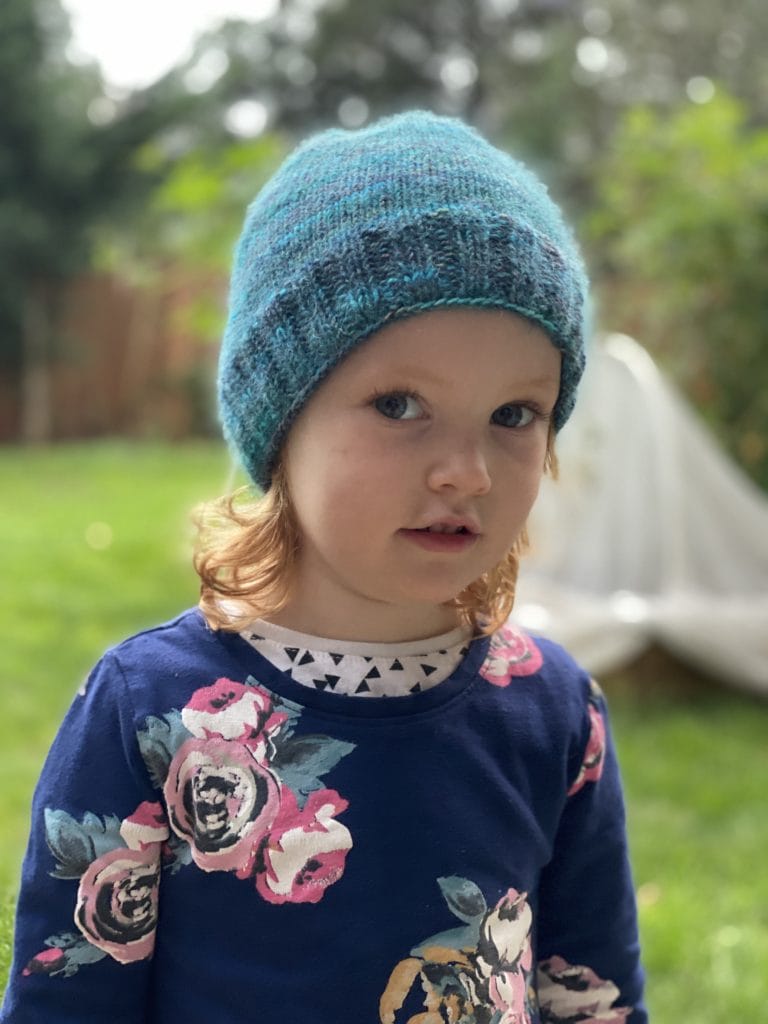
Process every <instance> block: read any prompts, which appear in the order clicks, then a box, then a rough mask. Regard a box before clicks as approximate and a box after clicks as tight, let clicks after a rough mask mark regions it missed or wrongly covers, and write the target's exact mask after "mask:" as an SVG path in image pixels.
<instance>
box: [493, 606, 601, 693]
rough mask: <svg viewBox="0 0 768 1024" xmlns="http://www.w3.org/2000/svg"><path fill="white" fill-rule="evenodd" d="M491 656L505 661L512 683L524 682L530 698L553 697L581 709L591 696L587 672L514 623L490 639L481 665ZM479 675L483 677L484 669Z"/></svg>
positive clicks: (565, 653)
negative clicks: (486, 653) (534, 696)
mask: <svg viewBox="0 0 768 1024" xmlns="http://www.w3.org/2000/svg"><path fill="white" fill-rule="evenodd" d="M494 654H495V655H496V657H497V658H499V659H500V660H502V661H504V660H506V659H508V663H509V672H510V675H511V682H512V683H515V682H517V683H518V684H520V683H522V682H524V681H525V680H527V681H528V683H529V687H528V689H529V690H530V692H531V694H532V695H533V694H537V693H538V694H539V695H540V696H541V697H542V698H545V697H546V696H552V697H553V699H555V700H556V701H559V702H564V703H570V704H571V705H572V706H574V709H575V707H576V706H577V707H579V708H582V709H583V708H584V704H585V702H586V701H587V700H589V698H590V696H591V695H592V694H593V692H594V689H595V684H594V683H593V681H592V680H591V678H590V674H589V672H588V671H587V670H586V669H585V668H584V667H583V666H582V665H580V664H579V663H578V661H576V659H575V658H574V657H573V656H572V655H571V654H570V653H569V652H568V651H567V650H566V649H565V648H564V647H562V646H561V645H560V644H558V643H556V642H555V641H554V640H550V639H549V638H547V637H544V636H541V635H539V634H535V633H529V632H528V631H527V630H525V629H523V628H522V627H520V626H518V625H517V624H516V623H514V622H508V623H505V624H504V625H503V626H501V627H500V628H499V629H498V630H497V631H496V632H495V633H493V634H492V635H491V643H490V646H489V651H488V655H487V657H486V661H485V662H484V665H488V659H489V658H492V657H494ZM480 673H481V675H482V674H484V670H483V666H481V668H480Z"/></svg>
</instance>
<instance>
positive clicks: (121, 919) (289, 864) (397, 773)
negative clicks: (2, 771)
mask: <svg viewBox="0 0 768 1024" xmlns="http://www.w3.org/2000/svg"><path fill="white" fill-rule="evenodd" d="M426 1013H431V1014H432V1016H430V1017H425V1016H421V1015H423V1014H426ZM0 1020H2V1021H3V1022H8V1024H10V1022H13V1024H75V1022H77V1024H85V1022H89V1021H94V1022H95V1021H99V1022H106V1021H109V1022H110V1024H161V1022H162V1024H244V1022H246V1021H257V1020H258V1021H261V1020H265V1021H278V1020H281V1021H282V1020H290V1021H302V1022H306V1024H345V1022H349V1024H368V1022H370V1024H407V1022H408V1021H413V1020H419V1021H422V1020H435V1021H439V1020H446V1021H447V1020H451V1021H460V1022H462V1024H537V1022H541V1024H545V1022H550V1024H557V1022H565V1021H568V1022H571V1021H591V1022H595V1024H597V1022H599V1024H622V1022H624V1021H628V1022H629V1024H645V1022H646V1020H647V1017H646V1014H645V1011H644V1009H643V1006H642V972H641V968H640V964H639V948H638V937H637V925H636V912H635V900H634V891H633V887H632V880H631V876H630V870H629V864H628V859H627V850H626V836H625V826H624V809H623V801H622V793H621V785H620V781H619V775H618V770H617V766H616V760H615V756H614V751H613V746H612V743H611V739H610V734H609V731H608V728H607V723H606V717H605V708H604V702H603V698H602V695H601V694H600V691H599V689H598V688H597V686H596V685H595V684H594V683H593V682H592V681H591V680H590V679H589V677H588V676H587V675H586V674H585V673H584V672H583V671H582V670H581V669H580V668H579V667H578V666H577V665H576V664H575V663H574V662H573V661H572V659H571V658H570V657H569V656H568V655H567V654H566V653H565V652H564V651H563V650H562V649H561V648H559V647H557V646H556V645H555V644H552V643H550V642H548V641H545V640H540V639H533V638H531V637H529V636H527V635H526V634H524V633H522V632H521V631H519V630H517V629H515V628H513V627H511V626H505V627H503V628H502V629H501V630H499V631H498V632H497V633H496V634H494V635H493V637H490V638H489V637H480V638H477V639H475V640H473V641H472V643H471V644H470V648H469V652H468V654H467V655H466V657H465V658H464V659H463V660H462V662H461V664H460V665H459V666H458V668H457V669H456V671H455V672H454V673H453V674H452V675H451V676H449V678H447V679H446V680H444V681H443V682H441V683H439V684H438V685H436V686H434V687H432V688H430V689H427V690H425V691H423V692H419V693H413V694H409V695H408V696H396V697H367V698H365V699H360V698H355V697H354V696H347V695H342V694H334V693H333V692H332V691H330V690H326V691H319V690H314V689H309V688H307V687H306V686H302V685H300V684H298V683H296V682H295V681H294V680H292V679H291V678H290V675H289V674H287V673H283V672H281V671H280V670H278V669H277V668H275V666H274V665H272V664H271V663H270V662H269V661H267V660H265V659H264V658H263V657H262V656H261V655H260V654H259V653H258V652H257V651H256V650H254V649H253V648H252V647H251V646H250V645H249V644H247V643H246V642H245V641H244V640H243V639H242V638H241V637H239V636H237V635H235V634H229V633H225V632H217V631H212V630H211V629H209V628H208V626H207V625H206V623H205V621H204V619H203V618H202V616H201V614H200V613H199V612H198V611H197V610H193V611H189V612H186V613H185V614H183V615H181V616H180V617H179V618H177V619H176V620H174V621H173V622H170V623H168V624H166V625H163V626H160V627H158V628H156V629H152V630H148V631H146V632H143V633H141V634H139V635H138V636H135V637H133V638H131V639H130V640H127V641H125V642H124V643H122V644H120V645H118V646H117V647H115V648H114V649H112V650H110V651H109V652H107V654H106V655H105V656H104V658H103V659H102V660H101V662H100V663H99V664H98V665H97V667H96V668H95V669H94V671H93V673H92V674H91V676H90V678H89V680H88V682H87V684H86V686H85V687H84V690H83V691H82V692H81V693H80V694H79V695H78V696H77V697H76V698H75V700H74V702H73V704H72V707H71V709H70V711H69V712H68V714H67V717H66V719H65V721H64V723H63V725H62V727H61V730H60V732H59V734H58V736H57V738H56V740H55V742H54V744H53V747H52V749H51V752H50V754H49V756H48V759H47V761H46V765H45V767H44V769H43V773H42V777H41V780H40V783H39V785H38V788H37V790H36V793H35V798H34V803H33V816H32V830H31V837H30V842H29V848H28V851H27V855H26V858H25V861H24V867H23V872H22V882H21V893H20V898H19V907H18V914H17V923H16V937H15V959H14V964H13V967H12V971H11V976H10V981H9V986H8V990H7V992H6V996H5V1002H4V1004H3V1009H2V1012H1V1013H0Z"/></svg>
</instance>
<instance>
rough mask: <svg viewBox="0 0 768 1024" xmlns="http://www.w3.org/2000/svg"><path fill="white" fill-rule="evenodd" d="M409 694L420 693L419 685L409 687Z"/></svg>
mask: <svg viewBox="0 0 768 1024" xmlns="http://www.w3.org/2000/svg"><path fill="white" fill-rule="evenodd" d="M409 692H410V693H421V683H416V685H415V686H412V687H411V689H410V691H409Z"/></svg>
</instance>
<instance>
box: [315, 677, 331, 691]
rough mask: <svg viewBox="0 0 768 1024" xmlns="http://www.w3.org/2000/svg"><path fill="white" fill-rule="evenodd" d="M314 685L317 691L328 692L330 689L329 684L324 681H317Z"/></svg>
mask: <svg viewBox="0 0 768 1024" xmlns="http://www.w3.org/2000/svg"><path fill="white" fill-rule="evenodd" d="M313 685H314V687H315V689H316V690H327V689H328V683H326V681H325V680H324V679H315V681H314V684H313Z"/></svg>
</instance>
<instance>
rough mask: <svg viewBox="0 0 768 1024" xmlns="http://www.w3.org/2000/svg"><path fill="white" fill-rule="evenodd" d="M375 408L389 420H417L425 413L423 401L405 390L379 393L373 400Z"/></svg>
mask: <svg viewBox="0 0 768 1024" xmlns="http://www.w3.org/2000/svg"><path fill="white" fill-rule="evenodd" d="M373 405H374V408H375V409H376V411H377V412H380V413H381V415H382V416H386V417H387V419H388V420H417V419H419V418H420V417H421V416H423V415H424V410H423V408H422V407H421V403H420V402H419V400H418V399H417V398H416V396H415V395H409V394H408V393H407V392H405V391H392V392H390V393H389V394H386V395H377V396H376V398H375V399H374V401H373Z"/></svg>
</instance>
